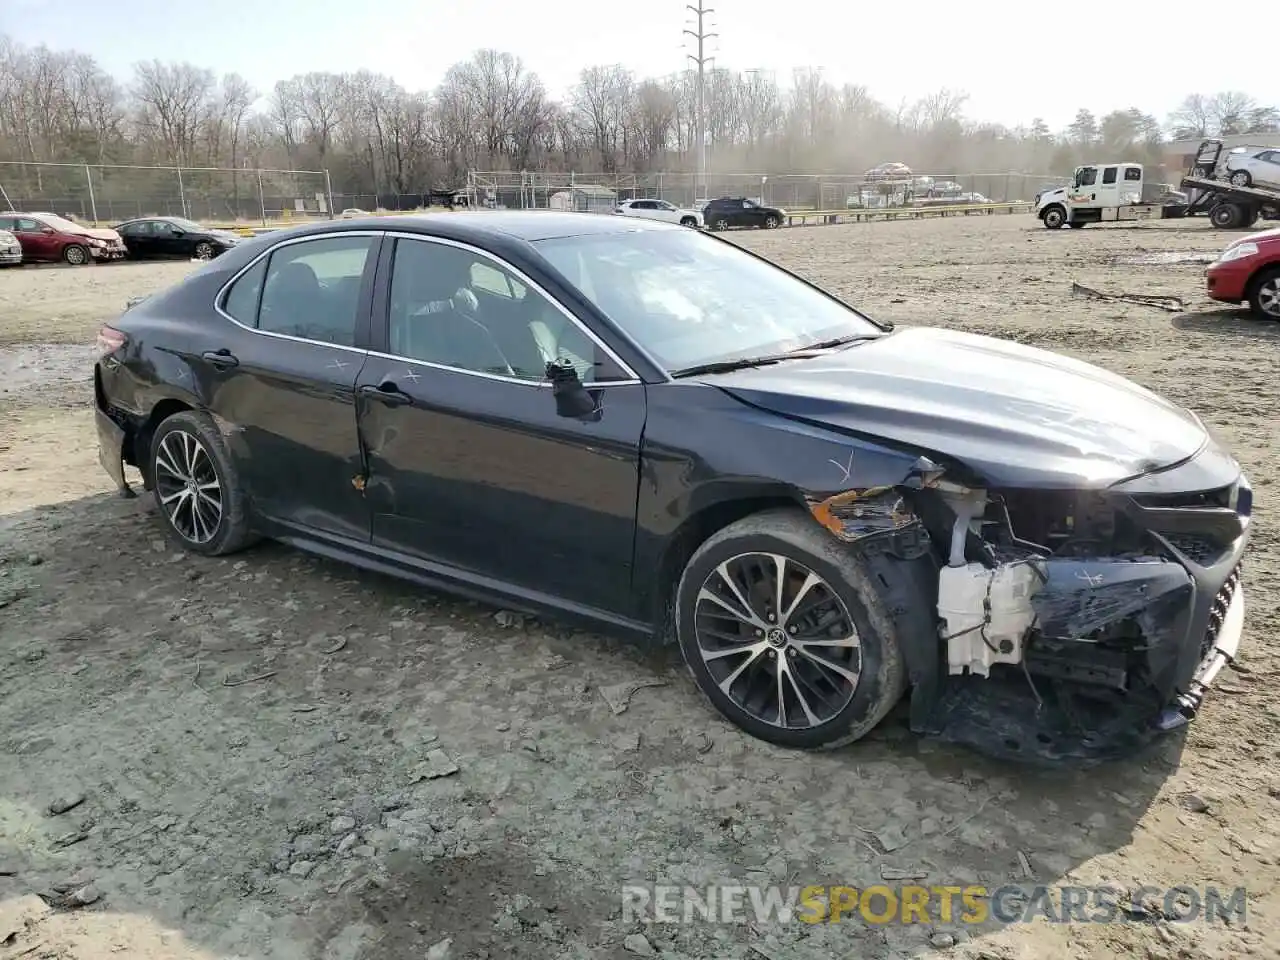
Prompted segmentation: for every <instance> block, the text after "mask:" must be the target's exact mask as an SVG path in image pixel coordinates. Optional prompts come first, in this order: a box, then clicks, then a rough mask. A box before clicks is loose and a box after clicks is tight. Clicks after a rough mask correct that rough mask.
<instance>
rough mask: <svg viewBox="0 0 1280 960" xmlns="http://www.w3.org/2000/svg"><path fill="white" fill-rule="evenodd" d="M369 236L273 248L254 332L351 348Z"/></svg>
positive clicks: (354, 338) (369, 247) (309, 241)
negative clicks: (256, 328) (260, 331)
mask: <svg viewBox="0 0 1280 960" xmlns="http://www.w3.org/2000/svg"><path fill="white" fill-rule="evenodd" d="M373 241H374V238H373V237H319V238H317V239H315V240H304V241H302V242H301V243H291V244H287V245H285V246H282V247H279V248H277V249H276V250H275V252H273V253H272V254H271V257H270V259H269V260H268V262H267V273H266V281H265V283H264V284H263V290H262V301H261V305H260V306H259V308H258V329H259V330H263V331H266V332H268V333H282V334H285V335H287V336H290V337H301V338H302V339H304V340H316V341H319V342H321V343H335V344H340V345H343V346H352V345H353V344H354V343H355V340H356V326H357V319H358V315H359V308H360V287H361V284H362V282H363V279H364V271H365V264H366V263H367V262H368V259H369V251H370V250H371V249H372V248H373Z"/></svg>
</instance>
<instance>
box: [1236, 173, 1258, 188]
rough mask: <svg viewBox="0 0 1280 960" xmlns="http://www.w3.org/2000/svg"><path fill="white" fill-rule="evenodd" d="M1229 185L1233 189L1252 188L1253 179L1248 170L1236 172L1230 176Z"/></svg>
mask: <svg viewBox="0 0 1280 960" xmlns="http://www.w3.org/2000/svg"><path fill="white" fill-rule="evenodd" d="M1231 185H1232V186H1233V187H1251V186H1253V177H1252V175H1250V173H1249V171H1248V170H1236V171H1235V172H1234V173H1232V174H1231Z"/></svg>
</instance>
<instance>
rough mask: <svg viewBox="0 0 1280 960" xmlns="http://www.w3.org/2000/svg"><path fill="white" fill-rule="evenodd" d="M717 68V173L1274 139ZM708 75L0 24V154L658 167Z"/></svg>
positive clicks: (1249, 126) (385, 175)
mask: <svg viewBox="0 0 1280 960" xmlns="http://www.w3.org/2000/svg"><path fill="white" fill-rule="evenodd" d="M786 79H787V80H788V81H789V82H786V83H783V82H780V81H779V79H778V78H777V77H776V76H773V75H771V74H769V73H766V72H762V71H734V70H730V69H714V70H711V71H709V72H708V73H707V75H706V77H705V88H704V100H705V104H706V122H705V128H706V132H707V144H708V154H709V157H710V163H711V165H712V168H713V169H715V170H721V171H733V172H751V173H760V174H768V175H781V174H786V173H814V174H837V173H839V174H854V173H858V172H860V171H862V170H864V169H866V168H868V167H871V166H873V165H875V164H878V163H881V162H884V161H889V160H892V161H901V162H905V163H907V164H908V165H910V166H911V167H913V168H914V169H917V170H920V171H925V172H936V173H1003V172H1010V171H1016V172H1024V173H1030V174H1052V173H1058V174H1061V173H1062V172H1064V171H1067V170H1070V169H1071V167H1073V166H1074V165H1075V164H1076V163H1079V162H1083V161H1084V160H1085V159H1094V160H1097V159H1138V160H1145V161H1148V162H1155V161H1157V160H1158V158H1159V157H1160V154H1161V146H1162V144H1163V143H1164V142H1165V140H1166V139H1167V138H1168V137H1174V138H1179V139H1181V138H1194V137H1204V136H1213V135H1228V134H1239V133H1251V134H1255V133H1256V134H1259V135H1270V134H1280V110H1277V108H1276V107H1273V106H1269V105H1264V104H1259V103H1256V102H1255V101H1254V100H1253V99H1251V98H1250V97H1249V96H1247V95H1245V94H1242V93H1238V92H1233V91H1227V92H1221V93H1216V94H1199V93H1195V94H1191V95H1189V96H1187V97H1186V99H1185V100H1184V101H1183V102H1182V104H1181V106H1180V107H1179V109H1178V110H1176V111H1175V112H1174V113H1173V114H1172V115H1171V116H1169V117H1166V118H1163V120H1161V119H1160V118H1157V117H1156V116H1154V115H1152V114H1150V113H1148V112H1145V111H1143V110H1142V109H1140V108H1138V107H1134V108H1131V109H1128V110H1117V111H1113V112H1111V113H1107V114H1105V115H1104V116H1097V115H1095V114H1094V113H1093V112H1092V111H1090V110H1089V109H1086V108H1081V109H1080V110H1079V112H1078V113H1077V115H1076V117H1075V120H1074V121H1073V122H1072V123H1071V124H1070V125H1069V126H1068V127H1067V128H1066V129H1064V130H1058V131H1055V130H1053V129H1051V128H1050V127H1049V126H1048V124H1046V123H1045V122H1044V121H1043V120H1042V119H1038V118H1035V119H1032V120H1031V121H1030V122H1029V123H1026V124H1019V125H1015V126H1007V125H1003V124H998V123H991V122H983V121H979V120H975V119H972V118H970V117H969V116H967V114H966V107H967V105H968V98H967V97H966V95H965V94H964V93H962V92H959V91H955V90H949V89H944V90H940V91H938V92H937V93H934V94H932V95H930V96H927V97H923V98H921V99H919V100H916V101H910V102H906V101H904V102H902V103H900V104H897V105H889V104H885V103H881V102H878V101H877V100H875V99H874V98H873V97H872V96H871V95H870V94H869V93H868V91H867V88H866V87H864V86H860V85H856V84H845V85H843V86H836V85H834V84H833V83H831V82H829V81H828V80H827V79H826V78H825V77H824V75H823V72H822V71H821V70H819V69H805V70H797V71H795V72H794V73H793V75H792V76H791V77H789V78H786ZM696 99H697V98H696V76H695V75H694V74H693V73H691V72H682V73H678V74H674V75H671V76H667V77H660V78H644V77H637V76H635V75H633V74H632V73H631V72H629V71H628V70H625V69H624V68H622V67H620V66H590V67H586V68H585V69H583V70H582V71H581V73H580V75H579V78H578V82H577V84H576V85H575V86H574V88H573V89H572V90H571V91H570V92H569V94H568V95H567V96H566V97H564V98H562V99H557V98H555V97H553V96H552V95H551V94H550V93H549V92H548V90H547V88H546V86H545V85H544V84H543V82H542V81H541V80H540V79H539V77H538V75H537V74H536V73H534V72H532V71H531V70H529V69H528V68H527V67H526V66H525V65H524V64H523V63H522V61H521V60H520V58H519V57H517V56H515V55H513V54H510V53H504V52H501V51H497V50H480V51H477V52H476V53H474V54H473V55H472V56H471V57H470V58H469V59H467V60H465V61H463V62H460V63H457V64H455V65H454V66H452V67H450V68H449V70H448V71H447V72H446V74H445V76H444V79H443V81H442V82H441V83H440V85H439V86H438V87H437V88H436V89H435V90H431V91H412V90H406V89H405V88H404V87H402V86H400V85H399V84H397V83H396V82H395V81H394V80H393V79H391V78H390V77H389V76H386V75H383V74H379V73H374V72H371V71H367V70H361V71H359V72H356V73H343V74H338V73H323V72H315V73H306V74H301V75H298V76H294V77H290V78H288V79H284V80H280V81H279V82H278V83H276V84H275V86H274V87H273V88H272V89H271V90H269V91H263V90H255V89H253V87H252V86H251V85H250V84H249V83H248V82H247V81H246V80H245V79H244V78H243V77H241V76H239V75H237V74H234V73H232V74H225V75H222V76H218V75H217V74H216V73H215V72H214V71H213V70H211V69H208V68H206V67H201V66H196V65H194V64H190V63H172V62H164V61H161V60H152V61H149V62H145V63H139V64H137V65H136V66H135V67H134V70H133V74H132V76H131V77H129V78H127V79H125V78H117V77H114V76H111V75H110V74H109V73H108V72H107V71H105V70H104V69H103V68H102V67H101V65H100V64H98V63H97V62H96V61H95V60H94V58H93V57H92V56H89V55H88V54H85V53H81V52H78V51H74V50H54V49H50V48H49V47H46V46H38V47H25V46H22V45H20V44H17V43H15V42H13V41H12V40H10V39H8V38H5V37H2V36H0V160H5V161H19V162H23V161H30V162H62V163H87V164H155V165H170V166H193V167H233V168H252V167H258V168H274V169H298V170H303V169H310V170H320V169H327V170H329V171H330V173H331V176H332V181H333V189H334V191H335V192H340V193H349V194H368V193H388V194H405V193H415V192H421V191H424V190H427V189H432V188H441V187H443V188H448V187H451V186H455V185H457V184H458V183H459V182H460V180H461V179H462V178H463V176H464V175H465V172H466V171H467V170H468V169H478V170H523V169H528V170H547V171H565V170H577V171H589V172H602V173H637V174H644V173H653V172H658V171H666V172H676V171H690V170H692V169H693V168H694V167H695V165H696V157H695V150H694V145H695V143H696V119H697V117H696V114H697V110H696Z"/></svg>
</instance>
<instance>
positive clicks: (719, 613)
mask: <svg viewBox="0 0 1280 960" xmlns="http://www.w3.org/2000/svg"><path fill="white" fill-rule="evenodd" d="M676 634H677V637H678V638H679V642H680V650H681V653H682V654H683V656H684V660H685V663H686V664H687V665H688V667H689V670H690V672H692V674H693V677H694V679H695V681H696V682H697V684H698V686H699V687H700V688H701V689H702V691H703V693H704V694H706V696H707V697H708V699H710V701H711V703H712V705H713V706H714V707H715V708H716V709H717V710H718V711H719V712H720V713H721V714H723V715H724V716H725V717H726V718H727V719H729V720H731V721H732V722H733V723H735V724H737V725H738V726H739V727H741V728H742V729H743V730H745V731H746V732H747V733H749V734H751V735H752V736H755V737H758V738H760V739H762V740H767V741H769V742H771V743H777V744H782V745H785V746H791V747H800V748H817V747H836V746H840V745H842V744H846V743H850V742H852V741H854V740H857V739H859V738H860V737H862V736H864V735H865V734H866V733H868V732H869V731H870V730H871V729H873V728H874V727H875V726H876V725H877V724H878V723H879V722H880V721H881V720H882V719H883V718H884V716H885V715H886V714H887V713H888V712H889V711H890V710H891V709H892V708H893V706H894V704H896V703H897V702H898V700H899V699H900V698H901V696H902V693H903V690H904V689H905V685H906V681H905V673H904V669H903V663H902V657H901V654H900V652H899V645H898V640H897V636H896V634H895V631H894V625H893V620H892V617H891V616H890V608H889V607H888V605H887V604H886V601H885V599H884V598H883V594H882V593H881V592H880V590H879V588H878V587H877V586H876V584H875V582H874V581H873V580H872V578H871V577H870V576H868V574H867V572H866V570H865V568H864V566H863V563H862V561H861V560H860V559H859V557H858V556H857V554H856V553H855V552H854V551H853V550H852V549H851V548H850V547H849V546H848V544H845V543H842V542H841V541H838V540H836V539H835V538H834V537H832V536H831V535H830V534H828V533H827V532H826V531H825V530H823V529H822V528H821V527H819V526H818V524H816V523H815V522H814V521H813V520H812V519H811V518H810V517H808V516H806V515H804V514H803V513H801V512H800V511H798V510H772V511H768V512H765V513H760V514H756V515H754V516H750V517H746V518H745V519H742V520H739V521H737V522H736V523H733V524H730V525H729V526H727V527H725V528H724V529H723V530H721V531H719V532H718V533H716V534H714V535H713V536H712V537H711V538H710V539H708V540H707V541H706V543H704V544H703V545H702V546H701V547H699V548H698V550H697V551H696V552H695V553H694V555H693V557H692V558H691V559H690V560H689V563H688V565H687V566H686V567H685V571H684V574H683V576H682V577H681V579H680V584H679V587H678V588H677V591H676Z"/></svg>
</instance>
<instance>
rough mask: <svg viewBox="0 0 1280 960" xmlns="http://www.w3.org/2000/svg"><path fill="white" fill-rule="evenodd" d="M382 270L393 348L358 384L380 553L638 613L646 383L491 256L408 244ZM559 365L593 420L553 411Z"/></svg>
mask: <svg viewBox="0 0 1280 960" xmlns="http://www.w3.org/2000/svg"><path fill="white" fill-rule="evenodd" d="M383 261H384V264H385V269H384V270H382V271H380V276H381V277H385V278H386V279H383V280H380V281H379V287H380V293H379V297H376V298H375V302H374V317H375V321H374V324H373V327H374V330H375V337H377V336H378V333H377V331H379V330H382V331H383V333H382V336H383V337H384V339H383V340H382V341H381V345H380V346H375V347H374V351H373V352H372V353H371V354H370V358H369V362H368V364H367V365H366V366H365V368H364V370H363V371H362V373H361V374H360V377H359V380H358V383H357V392H358V396H359V400H358V410H359V417H360V432H361V437H362V439H363V442H364V444H365V447H366V450H367V454H368V465H369V474H368V478H367V482H366V486H365V495H366V497H367V499H368V502H369V506H370V509H371V511H372V526H373V543H374V545H375V546H379V547H383V548H385V549H388V550H394V551H398V552H401V553H405V554H410V555H412V556H414V557H416V558H418V559H420V560H425V561H428V562H435V563H442V564H447V565H448V566H449V567H452V568H455V569H460V570H462V571H465V572H466V574H467V575H468V576H470V577H472V578H488V579H492V580H497V581H500V582H502V583H505V584H509V585H512V586H514V587H516V588H517V589H518V590H523V591H527V592H530V593H546V594H551V595H554V596H558V597H562V598H566V599H568V600H571V601H575V602H578V603H582V604H590V605H594V606H598V607H603V608H606V609H612V610H615V611H621V610H627V609H629V607H630V598H631V586H630V585H631V563H632V549H633V540H634V536H635V510H636V497H637V493H638V485H639V468H640V441H641V434H642V432H643V429H644V419H645V393H644V386H643V385H642V384H641V383H640V381H639V380H638V378H637V377H636V376H635V375H634V373H632V372H631V371H630V370H629V369H627V367H626V366H625V365H624V364H623V363H622V362H621V361H620V360H619V359H618V358H617V357H616V356H614V355H613V354H612V353H611V352H610V351H609V350H608V349H607V348H606V347H605V346H604V345H603V344H602V343H601V342H600V341H599V340H598V339H596V338H595V337H594V336H593V335H592V334H591V333H590V332H588V330H587V328H586V327H585V326H584V325H583V324H582V322H581V321H580V320H579V319H578V318H576V317H574V316H573V315H572V314H571V313H570V312H569V311H568V310H567V309H565V308H564V307H563V306H562V305H560V304H559V303H557V302H556V301H554V300H553V299H552V298H551V297H550V296H549V295H547V294H546V293H545V292H543V291H542V290H540V289H539V288H538V287H537V285H536V284H534V283H533V282H532V281H531V280H530V279H529V278H528V277H527V276H525V275H524V274H522V273H520V272H519V271H517V270H515V269H514V268H512V267H511V266H510V265H509V264H506V263H504V262H503V261H501V260H498V259H496V258H494V257H493V256H491V255H489V254H487V253H484V252H482V251H480V250H478V249H475V248H473V247H469V246H466V245H462V244H457V243H453V242H450V241H444V240H440V239H435V238H424V237H420V236H408V235H405V236H399V237H397V238H396V239H395V245H394V248H390V246H388V248H387V249H384V251H383ZM388 275H389V276H388ZM477 281H479V282H478V283H477ZM499 281H501V282H500V283H499ZM384 284H385V287H384V286H383V285H384ZM503 298H505V301H506V302H505V303H499V300H500V299H503ZM377 342H378V341H376V340H375V343H377ZM556 357H568V358H569V359H570V362H572V363H574V364H575V366H576V367H577V369H579V370H580V372H581V375H582V377H583V380H584V383H585V387H586V388H587V389H588V390H589V391H590V394H591V395H592V396H593V397H594V401H595V403H596V404H598V407H597V411H596V413H595V414H592V415H589V416H586V417H585V418H581V417H579V416H574V415H571V414H570V413H569V412H568V411H565V412H563V413H562V411H560V410H559V409H558V401H557V397H556V395H555V392H554V391H553V389H552V387H551V384H550V383H549V382H548V380H547V360H548V358H551V359H554V358H556Z"/></svg>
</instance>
